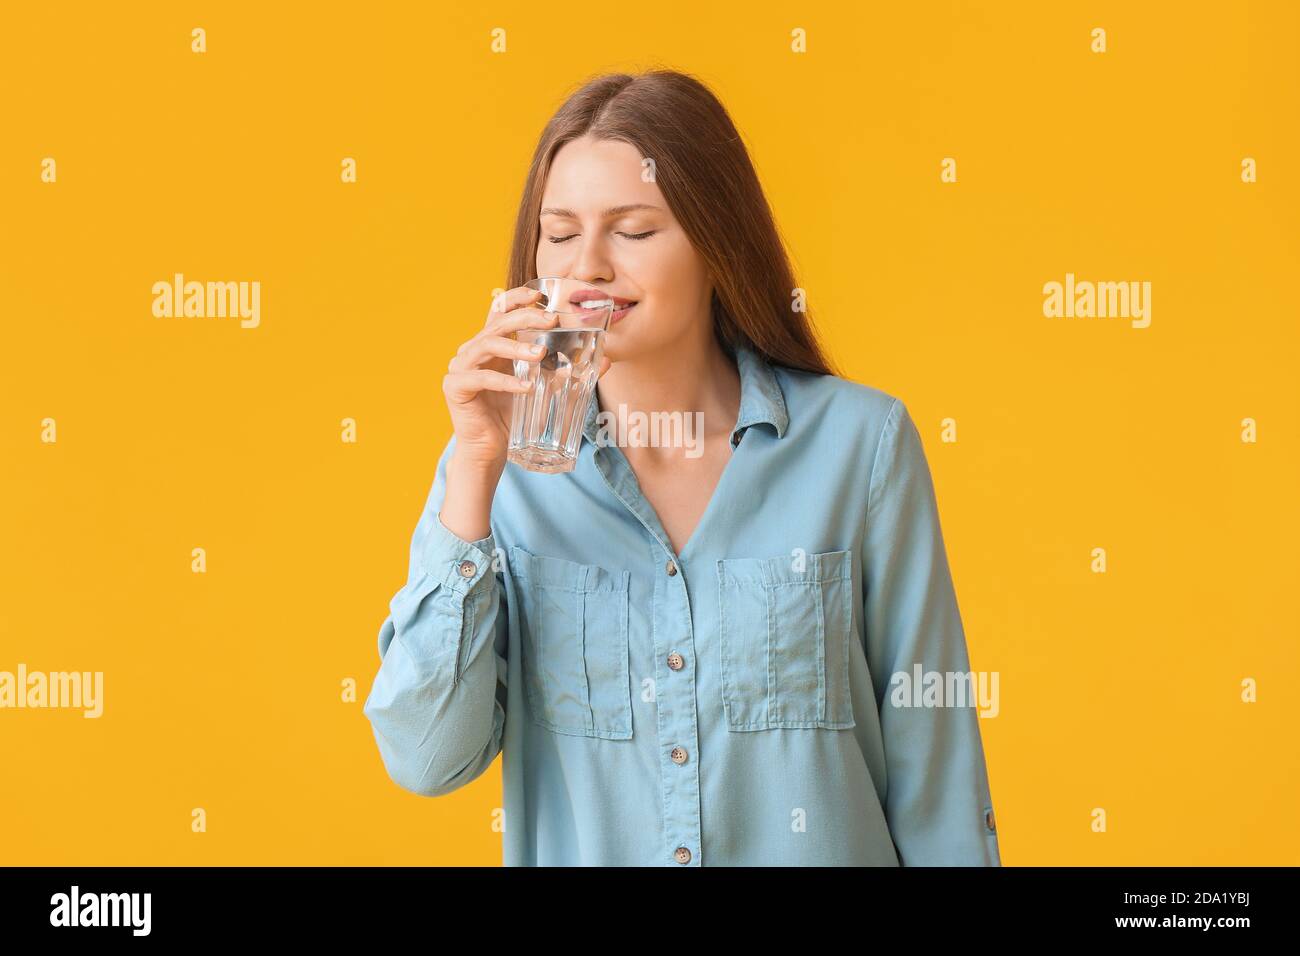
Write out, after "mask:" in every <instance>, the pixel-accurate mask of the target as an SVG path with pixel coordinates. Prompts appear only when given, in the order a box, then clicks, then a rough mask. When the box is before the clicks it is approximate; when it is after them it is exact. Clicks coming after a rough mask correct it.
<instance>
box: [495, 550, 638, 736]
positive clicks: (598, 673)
mask: <svg viewBox="0 0 1300 956" xmlns="http://www.w3.org/2000/svg"><path fill="white" fill-rule="evenodd" d="M510 567H511V571H512V572H513V575H514V577H515V579H516V580H517V581H518V583H519V588H518V596H519V601H518V609H519V631H520V639H521V642H522V646H523V663H522V671H523V678H524V688H525V692H526V697H527V700H528V707H529V710H530V712H531V713H532V717H533V720H534V721H536V722H537V723H538V724H540V725H541V726H543V727H545V728H547V729H548V730H551V731H554V732H555V733H557V734H573V735H576V736H580V737H604V738H607V739H610V740H626V739H628V738H630V737H631V736H632V687H631V681H630V678H629V675H628V585H629V581H630V579H631V572H629V571H609V570H606V569H605V568H602V567H598V566H597V565H594V564H578V563H576V562H574V561H567V560H565V559H563V558H552V557H547V556H545V555H539V554H530V553H529V552H527V551H525V550H524V549H523V548H520V547H518V546H513V547H511V549H510Z"/></svg>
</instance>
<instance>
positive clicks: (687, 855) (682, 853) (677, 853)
mask: <svg viewBox="0 0 1300 956" xmlns="http://www.w3.org/2000/svg"><path fill="white" fill-rule="evenodd" d="M673 859H675V860H676V861H677V862H678V863H690V862H691V851H690V850H688V849H686V847H684V846H679V847H678V848H677V849H676V850H674V851H673Z"/></svg>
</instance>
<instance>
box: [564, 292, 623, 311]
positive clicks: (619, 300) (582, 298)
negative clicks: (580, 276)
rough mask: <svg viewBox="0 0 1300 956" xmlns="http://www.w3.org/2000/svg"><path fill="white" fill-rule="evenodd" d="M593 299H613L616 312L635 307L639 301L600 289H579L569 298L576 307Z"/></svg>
mask: <svg viewBox="0 0 1300 956" xmlns="http://www.w3.org/2000/svg"><path fill="white" fill-rule="evenodd" d="M592 299H611V300H613V302H614V309H615V310H616V311H617V310H618V309H621V308H623V307H624V306H628V305H634V304H635V303H636V301H637V300H636V299H625V298H623V297H622V296H621V295H614V293H612V292H601V291H600V290H598V289H579V290H578V291H577V292H575V293H573V295H571V296H569V301H570V302H571V303H573V304H574V305H581V304H582V303H583V302H589V301H591V300H592Z"/></svg>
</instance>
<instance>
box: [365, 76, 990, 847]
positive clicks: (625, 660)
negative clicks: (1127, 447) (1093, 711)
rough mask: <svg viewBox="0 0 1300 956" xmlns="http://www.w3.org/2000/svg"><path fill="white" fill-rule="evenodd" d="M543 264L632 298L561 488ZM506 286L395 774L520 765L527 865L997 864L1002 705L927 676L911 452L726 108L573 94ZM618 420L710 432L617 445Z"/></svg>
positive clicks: (442, 465) (369, 708)
mask: <svg viewBox="0 0 1300 956" xmlns="http://www.w3.org/2000/svg"><path fill="white" fill-rule="evenodd" d="M538 275H559V276H571V277H574V278H577V279H581V280H583V281H585V282H589V283H592V284H594V285H596V286H598V287H599V288H600V289H601V290H603V291H606V292H608V293H609V295H610V296H611V297H615V301H616V303H617V304H618V305H619V311H617V312H616V313H615V321H614V323H613V325H611V327H610V330H609V331H608V333H607V334H606V336H605V356H606V358H605V361H604V362H603V364H602V367H601V377H600V379H599V381H598V383H597V386H596V399H595V400H594V401H593V403H592V407H591V411H590V413H589V414H588V416H587V419H586V425H585V429H584V434H585V436H586V440H585V441H584V442H583V444H582V446H581V451H580V455H579V460H578V462H577V465H576V467H575V468H574V470H573V471H572V472H568V473H563V474H540V473H535V472H530V471H526V470H524V469H522V468H520V467H518V466H515V465H511V467H508V468H507V467H506V465H507V460H506V446H507V438H508V434H509V424H510V407H511V399H512V396H513V394H514V393H515V392H516V391H518V390H519V388H520V385H519V383H518V382H517V380H516V379H515V377H514V375H513V372H512V368H513V366H512V361H513V360H515V359H524V360H527V361H534V360H537V359H538V356H536V355H533V354H530V353H529V352H528V351H527V349H526V347H525V346H524V345H522V344H521V343H519V342H517V341H515V340H514V339H513V338H512V335H511V333H512V332H514V331H515V330H516V329H520V328H524V327H528V326H536V325H538V324H539V323H540V322H542V321H543V320H544V319H545V318H546V316H545V314H544V313H543V312H542V311H541V310H539V309H536V308H532V307H531V306H532V304H533V303H535V301H536V300H535V298H534V295H535V294H534V293H532V292H531V291H530V290H528V289H526V288H523V287H522V286H523V284H524V282H525V281H526V280H527V279H529V278H530V277H533V276H538ZM508 284H509V285H510V286H511V288H510V289H509V291H508V292H506V293H505V294H504V295H502V296H500V297H498V300H497V303H496V305H495V306H494V311H491V312H489V314H488V316H487V319H486V322H485V324H484V327H483V329H482V330H481V331H479V332H478V333H476V334H475V335H474V336H473V337H472V338H470V339H469V340H468V341H466V342H465V343H464V344H463V345H462V346H461V347H460V348H459V349H458V350H457V352H456V355H455V356H454V357H453V358H452V359H451V361H450V363H449V365H448V371H447V375H446V378H445V379H444V380H443V391H444V394H445V398H446V401H447V406H448V408H449V410H450V413H451V419H452V424H453V426H454V435H453V436H452V438H451V440H450V441H449V442H448V444H447V447H446V449H445V450H444V451H443V454H442V457H441V459H440V460H439V462H438V466H437V471H436V476H435V478H434V482H433V488H432V491H431V493H430V494H429V497H428V502H427V504H426V505H425V508H424V511H423V514H422V515H421V517H420V519H419V522H418V523H417V525H416V527H415V533H414V536H413V538H412V541H411V549H410V573H409V576H408V579H407V582H406V584H405V585H404V586H403V587H402V589H401V590H400V591H398V592H397V594H396V595H395V596H394V597H393V599H392V602H391V605H390V611H391V613H390V614H389V616H388V618H387V619H386V620H385V621H384V623H383V626H382V627H381V629H380V632H379V652H380V657H381V665H380V668H379V673H378V675H377V677H376V678H375V682H374V686H373V688H372V689H371V692H370V694H369V697H368V699H367V700H366V704H365V713H366V716H367V717H368V718H369V719H370V721H371V724H372V726H373V729H374V733H375V738H376V740H377V742H378V745H379V751H380V754H381V755H382V758H383V761H384V764H385V766H386V768H387V770H388V773H389V775H390V776H391V777H392V778H393V780H394V781H396V782H397V783H398V784H399V785H401V786H402V787H404V788H406V789H408V790H411V791H414V792H416V793H420V794H425V795H429V796H437V795H441V794H446V793H450V792H451V791H453V790H456V789H458V788H460V787H463V786H464V785H465V784H467V783H469V782H470V781H472V780H474V779H476V778H477V777H478V776H479V775H480V774H482V773H483V771H484V770H486V769H487V767H488V766H489V765H490V764H491V763H492V762H493V760H494V759H495V758H496V756H497V754H498V753H500V754H501V755H502V771H503V782H504V791H505V793H504V810H505V820H504V858H505V863H506V864H507V865H646V866H660V865H662V866H701V865H711V866H727V865H742V866H749V865H764V864H776V865H886V866H898V865H900V864H902V865H918V864H921V865H926V864H931V865H934V864H939V865H948V864H962V865H1000V862H1001V861H1000V858H999V853H998V843H997V835H996V831H995V829H994V820H993V807H992V801H991V798H990V794H989V783H988V779H987V776H986V769H985V761H984V754H983V749H982V744H981V738H980V729H979V720H978V716H977V714H976V712H975V710H973V709H972V707H971V705H970V702H969V701H967V702H964V703H965V706H962V705H961V704H962V703H963V702H954V701H951V700H949V701H943V700H940V701H939V703H940V704H941V705H942V706H935V705H934V704H935V702H934V701H933V699H932V695H927V697H926V700H927V702H928V703H927V704H926V705H924V706H918V703H919V698H920V689H919V688H915V691H916V692H915V693H914V692H913V690H914V689H913V687H912V683H911V682H912V681H914V680H915V679H916V678H917V677H918V676H920V675H925V676H926V678H927V679H929V675H931V674H934V673H937V674H938V675H940V677H941V679H943V680H944V683H945V684H947V685H951V681H952V678H953V677H954V676H956V677H957V678H959V679H961V678H969V676H970V674H969V664H968V659H967V648H966V641H965V636H964V633H963V629H962V624H961V620H960V617H959V614H958V610H957V604H956V598H955V594H954V588H953V584H952V581H951V578H950V576H949V569H948V564H947V559H946V555H945V551H944V544H943V539H942V535H941V532H940V526H939V519H938V513H937V508H936V500H935V494H934V487H933V484H932V482H931V477H930V473H929V470H928V467H927V463H926V459H925V456H924V452H923V450H922V444H921V439H920V436H919V434H918V433H917V429H916V427H915V425H914V424H913V422H912V420H911V418H910V417H909V414H908V411H907V408H906V407H905V406H904V404H903V403H902V402H901V401H900V400H899V399H897V398H895V397H893V396H891V395H888V394H886V393H884V392H882V391H880V390H878V389H875V388H872V387H869V386H866V385H861V384H857V383H854V382H851V381H847V380H845V379H843V378H840V377H838V376H836V375H835V374H834V373H833V372H832V370H831V368H830V365H829V363H828V362H827V360H826V359H825V357H824V356H823V355H822V353H821V351H820V349H819V347H818V344H817V342H816V340H815V337H814V334H813V330H812V328H811V327H810V324H809V320H808V315H807V313H806V312H805V311H802V310H800V309H799V308H797V307H796V306H797V304H798V303H799V302H800V301H801V293H800V292H799V290H797V289H796V286H795V282H794V279H793V277H792V274H791V268H790V265H789V262H788V261H787V257H786V254H785V251H784V249H783V247H782V244H781V241H780V239H779V236H778V232H777V228H776V226H775V224H774V222H773V219H772V215H771V212H770V210H769V208H768V206H767V202H766V199H765V198H764V195H763V191H762V188H761V186H760V184H759V182H758V179H757V177H756V175H755V172H754V169H753V166H752V165H751V163H750V160H749V157H748V155H747V154H746V151H745V147H744V145H743V144H742V143H741V140H740V136H739V134H738V133H737V131H736V129H735V127H734V126H733V125H732V123H731V120H730V118H729V117H728V115H727V113H726V111H725V109H724V108H723V106H722V105H721V103H719V102H718V100H717V99H716V98H715V97H714V96H713V95H712V94H711V93H710V92H709V91H708V90H707V89H706V88H705V87H704V86H703V85H701V84H700V83H699V82H698V81H696V80H695V79H693V78H691V77H689V76H686V75H683V74H680V73H675V72H670V71H654V72H649V73H644V74H641V75H638V76H629V75H623V74H618V75H611V76H604V77H600V78H598V79H595V80H593V81H591V82H589V83H587V84H586V85H585V86H584V87H582V88H581V89H580V90H579V91H578V92H577V93H575V94H574V95H573V96H572V97H571V98H569V100H568V101H567V102H566V103H565V104H564V105H563V107H562V108H561V109H560V110H559V112H558V113H557V114H556V115H555V116H554V117H553V118H552V119H551V121H550V123H549V124H548V125H547V127H546V129H545V131H544V132H543V134H542V137H541V141H540V142H539V143H538V146H537V150H536V152H535V154H534V157H533V162H532V167H531V169H530V171H529V175H528V179H527V184H526V186H525V188H524V193H523V200H522V203H521V205H520V210H519V218H518V222H517V225H516V228H515V236H514V247H513V251H512V254H511V261H510V281H509V283H508ZM619 409H622V410H623V414H624V415H626V416H633V415H634V414H635V413H640V412H643V413H646V414H647V417H648V416H649V413H651V412H678V413H682V415H683V417H684V419H685V420H686V421H688V422H689V421H695V420H700V421H702V422H703V432H702V434H701V435H699V436H696V439H695V441H694V442H693V443H692V446H691V447H690V448H689V449H688V448H683V447H663V446H661V445H656V444H653V443H644V442H642V443H636V442H626V441H625V442H624V443H623V444H621V445H620V444H617V443H612V442H610V441H608V440H605V437H606V436H607V435H608V432H607V431H606V432H605V433H603V434H602V433H601V432H600V431H599V430H598V428H597V415H598V414H599V413H600V412H608V413H610V414H611V415H613V414H615V412H616V411H617V410H619ZM696 413H702V414H700V415H696ZM601 421H606V419H601Z"/></svg>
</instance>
